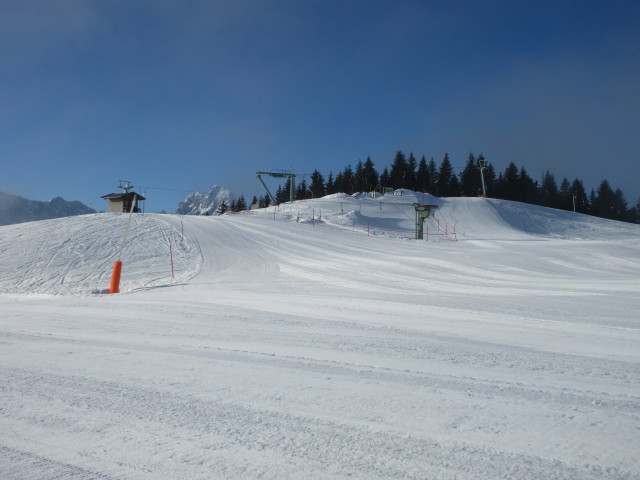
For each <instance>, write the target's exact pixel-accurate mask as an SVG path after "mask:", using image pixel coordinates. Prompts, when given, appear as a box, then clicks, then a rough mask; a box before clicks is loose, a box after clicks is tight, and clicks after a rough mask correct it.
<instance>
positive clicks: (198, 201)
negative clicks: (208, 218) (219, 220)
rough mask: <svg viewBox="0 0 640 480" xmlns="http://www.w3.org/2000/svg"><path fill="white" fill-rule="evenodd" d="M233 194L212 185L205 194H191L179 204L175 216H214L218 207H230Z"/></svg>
mask: <svg viewBox="0 0 640 480" xmlns="http://www.w3.org/2000/svg"><path fill="white" fill-rule="evenodd" d="M232 199H233V193H232V192H231V191H230V190H227V189H226V188H224V187H219V186H218V185H214V186H213V187H211V190H209V192H207V193H206V194H204V195H203V194H201V193H199V192H192V193H190V194H189V195H187V197H186V198H185V199H184V200H183V201H182V202H180V204H179V205H178V208H176V210H175V212H173V213H175V214H178V215H215V214H216V212H217V210H218V208H219V207H220V205H222V204H223V203H225V204H226V205H227V207H228V206H229V205H231V201H232Z"/></svg>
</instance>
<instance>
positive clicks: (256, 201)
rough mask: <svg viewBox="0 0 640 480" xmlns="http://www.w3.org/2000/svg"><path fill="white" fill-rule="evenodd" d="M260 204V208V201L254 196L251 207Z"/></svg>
mask: <svg viewBox="0 0 640 480" xmlns="http://www.w3.org/2000/svg"><path fill="white" fill-rule="evenodd" d="M255 204H258V206H259V205H260V201H259V200H258V197H256V196H255V195H254V196H253V198H252V199H251V206H253V205H255Z"/></svg>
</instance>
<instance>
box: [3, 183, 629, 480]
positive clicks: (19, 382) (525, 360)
mask: <svg viewBox="0 0 640 480" xmlns="http://www.w3.org/2000/svg"><path fill="white" fill-rule="evenodd" d="M398 193H399V194H398V195H396V196H387V197H382V198H371V197H370V196H368V195H361V196H356V197H351V196H346V195H338V196H331V197H325V198H323V199H317V200H309V201H301V202H295V203H293V204H285V205H281V206H280V207H275V208H274V207H271V208H269V209H263V210H259V211H254V212H244V213H241V214H236V215H224V216H222V217H194V216H176V215H152V214H145V215H134V216H133V217H132V222H131V226H130V230H129V233H128V239H127V242H126V244H125V246H124V249H123V256H122V260H123V264H124V266H123V270H122V282H121V292H122V293H120V294H118V295H108V294H105V293H104V292H105V289H108V286H109V279H110V276H111V267H112V263H113V261H114V260H116V257H117V256H118V250H119V249H120V244H121V241H122V237H123V234H124V231H125V226H126V223H127V220H128V216H127V215H119V214H108V213H107V214H93V215H85V216H80V217H71V218H64V219H58V220H48V221H42V222H31V223H25V224H19V225H10V226H4V227H0V312H1V313H0V432H1V434H0V478H2V479H53V478H56V479H67V478H70V479H96V478H98V479H167V478H173V479H187V478H188V479H228V478H230V479H347V478H349V479H367V480H369V479H388V478H390V479H395V478H401V479H616V480H619V479H638V478H640V228H639V227H638V226H637V225H630V224H623V223H619V222H612V221H606V220H602V219H597V218H593V217H588V216H583V215H579V214H574V213H572V212H562V211H556V210H550V209H544V208H540V207H535V206H530V205H524V204H519V203H515V202H505V201H497V200H491V199H480V198H455V199H437V198H434V197H427V198H423V197H422V195H415V194H413V193H412V192H407V191H404V192H398ZM400 193H401V194H402V195H400ZM414 202H417V203H428V204H437V205H438V208H437V209H435V210H434V214H433V215H432V216H431V217H430V218H429V219H428V220H427V222H426V223H425V239H424V240H416V239H415V238H413V237H414V234H413V232H412V230H413V229H414V225H415V220H414V217H415V212H414V207H413V205H412V203H414ZM427 231H428V232H429V240H428V241H427V240H426V232H427ZM170 247H171V252H170ZM170 253H171V254H172V256H173V263H174V277H172V276H171V263H170V259H171V257H170Z"/></svg>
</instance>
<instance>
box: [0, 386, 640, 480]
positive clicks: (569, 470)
mask: <svg viewBox="0 0 640 480" xmlns="http://www.w3.org/2000/svg"><path fill="white" fill-rule="evenodd" d="M11 377H12V378H11V379H10V380H11V382H10V384H11V385H12V387H13V389H12V390H14V392H15V393H20V394H23V395H26V396H28V397H33V396H37V397H40V398H45V399H47V400H51V399H55V400H56V401H61V402H64V403H66V404H68V405H69V406H70V407H71V408H73V409H76V410H78V411H79V413H84V412H94V411H102V412H111V414H115V415H119V416H123V417H134V418H137V419H139V420H144V421H146V422H150V425H151V424H152V423H158V424H161V425H163V426H164V427H165V428H166V427H170V428H171V429H177V428H182V429H187V430H188V431H190V432H192V434H193V435H194V436H196V437H197V438H198V439H199V441H200V442H205V441H212V440H214V439H215V438H219V437H223V438H224V440H225V441H224V444H223V445H222V446H221V448H223V449H228V448H232V447H239V448H242V449H246V450H250V451H256V452H258V451H269V452H271V453H273V454H275V455H279V456H283V457H286V458H290V459H293V460H295V459H303V460H304V461H305V462H307V463H308V464H310V465H313V464H315V465H317V468H319V469H320V468H323V465H331V464H333V465H334V468H336V469H338V470H339V471H337V472H334V473H338V474H343V475H344V474H347V475H348V474H352V473H355V474H360V475H364V476H366V477H367V478H373V477H374V476H375V477H383V478H402V479H413V480H426V478H429V479H448V480H453V479H458V478H493V479H509V480H519V479H531V478H557V475H558V473H559V472H561V474H562V476H563V478H572V479H584V480H591V479H593V480H595V479H602V478H616V479H617V480H635V479H638V478H640V477H639V476H638V475H636V474H633V473H631V472H627V471H622V470H620V469H618V468H609V467H600V466H595V465H589V464H584V465H570V464H567V463H565V462H562V461H559V460H555V459H545V458H541V457H536V456H531V455H527V454H522V453H514V452H502V451H496V450H493V449H489V448H479V447H475V446H472V445H468V444H464V443H462V442H452V443H445V442H438V441H435V440H433V439H430V438H428V437H427V438H419V437H417V436H414V435H407V434H404V433H401V432H397V431H392V430H374V429H373V428H371V427H363V426H360V425H353V424H345V423H334V422H331V421H328V420H323V419H319V418H310V417H305V416H301V415H293V414H290V413H283V412H277V411H270V410H262V409H259V408H254V407H249V406H245V405H239V404H232V403H227V402H224V403H223V402H219V401H214V400H209V401H205V400H200V399H197V398H193V397H189V396H186V395H179V394H176V393H172V392H166V391H156V390H151V389H148V388H141V387H138V386H132V385H129V386H123V385H122V384H117V383H111V382H107V381H99V380H94V379H91V378H86V377H64V376H59V375H55V374H47V375H46V376H37V375H35V376H25V375H21V376H18V375H15V374H14V375H11ZM212 437H213V438H212ZM14 451H15V450H13V449H8V450H5V451H4V453H5V454H7V455H9V456H10V458H9V459H8V460H10V459H11V454H12V453H13V452H14ZM27 455H29V454H27ZM34 457H35V458H40V457H37V456H36V455H34ZM416 459H420V461H416ZM2 463H5V464H6V462H2ZM36 465H37V460H36ZM145 467H146V468H148V469H150V470H151V471H153V469H154V468H153V467H154V466H150V465H146V466H145ZM78 468H79V467H78ZM426 470H428V471H429V473H428V477H426V476H425V471H426ZM62 478H64V477H62ZM69 478H73V477H69Z"/></svg>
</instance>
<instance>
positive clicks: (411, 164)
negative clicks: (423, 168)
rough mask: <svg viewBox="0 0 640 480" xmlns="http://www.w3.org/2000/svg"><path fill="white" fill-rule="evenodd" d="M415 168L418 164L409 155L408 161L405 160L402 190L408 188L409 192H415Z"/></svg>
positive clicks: (416, 182) (414, 158) (411, 154)
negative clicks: (405, 166)
mask: <svg viewBox="0 0 640 480" xmlns="http://www.w3.org/2000/svg"><path fill="white" fill-rule="evenodd" d="M417 167H418V162H417V160H416V157H414V156H413V153H409V159H408V160H407V170H406V172H405V175H404V187H403V188H408V189H409V190H413V191H416V190H417V187H416V185H417V184H418V181H417V178H416V168H417Z"/></svg>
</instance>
